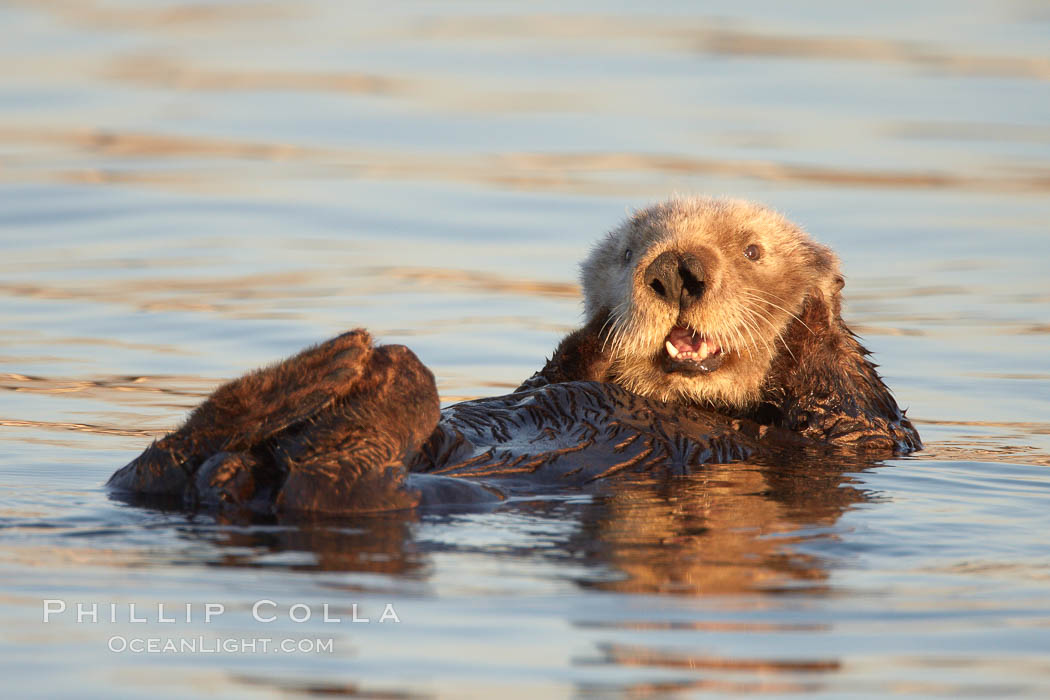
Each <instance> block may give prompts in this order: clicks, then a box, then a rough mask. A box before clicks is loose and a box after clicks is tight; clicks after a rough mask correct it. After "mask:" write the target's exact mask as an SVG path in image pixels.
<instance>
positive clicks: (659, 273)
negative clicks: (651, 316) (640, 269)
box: [645, 251, 705, 310]
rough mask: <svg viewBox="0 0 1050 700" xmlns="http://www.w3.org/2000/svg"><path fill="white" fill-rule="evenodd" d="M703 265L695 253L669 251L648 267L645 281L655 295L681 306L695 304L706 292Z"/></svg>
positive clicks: (682, 307)
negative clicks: (684, 253) (683, 253)
mask: <svg viewBox="0 0 1050 700" xmlns="http://www.w3.org/2000/svg"><path fill="white" fill-rule="evenodd" d="M704 279H705V275H704V266H703V265H702V264H701V263H700V260H699V259H698V258H696V257H694V256H692V255H682V254H679V253H673V252H671V251H667V252H665V253H661V254H660V255H659V256H657V258H656V260H653V261H652V262H651V263H649V267H647V268H645V283H646V284H647V285H648V286H649V288H650V289H652V290H653V292H655V293H656V296H658V297H660V298H661V299H663V300H664V301H667V302H668V303H671V304H674V303H677V304H678V306H679V308H681V309H682V310H684V309H686V308H687V307H689V306H691V305H692V304H695V303H696V302H697V301H699V300H700V297H701V296H703V294H704Z"/></svg>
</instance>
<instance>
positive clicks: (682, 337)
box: [664, 326, 721, 361]
mask: <svg viewBox="0 0 1050 700" xmlns="http://www.w3.org/2000/svg"><path fill="white" fill-rule="evenodd" d="M697 341H699V344H698V343H697ZM664 348H665V349H666V350H667V354H668V355H669V356H670V357H671V359H672V360H696V361H703V360H705V359H707V358H708V357H710V356H711V355H715V354H717V353H718V352H720V350H721V348H720V347H718V344H717V343H715V342H713V341H712V342H709V341H708V340H707V338H704V337H703V336H702V335H701V334H699V333H698V332H697V331H696V330H695V329H692V328H686V327H682V326H676V327H675V328H673V329H672V330H671V333H670V334H669V335H668V337H667V340H665V341H664Z"/></svg>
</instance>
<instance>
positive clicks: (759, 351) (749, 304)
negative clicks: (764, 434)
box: [582, 198, 842, 409]
mask: <svg viewBox="0 0 1050 700" xmlns="http://www.w3.org/2000/svg"><path fill="white" fill-rule="evenodd" d="M582 278H583V290H584V300H585V313H586V316H587V318H588V320H590V321H594V320H595V319H599V318H602V317H607V320H606V325H605V326H604V327H603V330H602V332H601V335H602V336H603V337H602V342H603V343H604V344H605V347H606V349H607V351H608V353H609V354H610V356H611V360H612V364H611V368H610V370H609V375H610V378H611V379H612V380H613V381H615V382H617V383H618V384H621V385H622V386H624V387H625V388H626V389H629V390H630V391H633V392H635V393H637V394H641V395H644V396H651V397H654V398H658V399H661V400H663V401H674V400H684V401H688V402H691V403H699V404H705V405H713V406H717V407H720V408H728V409H739V408H744V407H746V406H749V405H751V404H753V403H755V402H757V401H758V400H759V398H760V393H761V389H762V386H763V382H764V380H765V378H766V375H767V374H768V373H769V371H770V368H771V366H772V365H773V363H774V360H776V359H777V358H778V357H779V356H782V355H790V354H791V353H792V351H791V349H790V347H789V346H788V344H787V343H788V341H787V340H785V337H786V336H787V335H788V333H787V331H788V329H789V326H790V325H791V324H792V323H796V324H797V323H801V319H799V316H800V315H801V312H802V309H803V307H804V305H805V304H806V303H807V300H810V299H815V300H818V301H820V302H822V303H823V305H824V307H825V308H826V309H827V313H828V314H829V315H830V316H831V318H829V319H828V321H829V322H832V321H834V317H835V316H837V314H838V306H839V305H838V293H839V290H840V289H841V287H842V278H841V277H840V275H839V264H838V259H837V258H836V257H835V255H834V253H832V252H831V250H830V249H828V248H826V247H825V246H823V245H820V244H819V243H816V242H814V241H813V240H812V239H811V238H810V237H809V236H808V235H807V234H806V233H805V232H804V231H802V230H801V229H800V228H799V227H797V226H795V225H794V224H792V223H791V222H790V221H788V220H787V219H785V218H784V217H782V216H781V215H779V214H777V213H776V212H774V211H771V210H770V209H767V208H765V207H762V206H760V205H757V204H753V203H750V202H745V201H739V200H723V199H707V198H690V199H675V200H671V201H669V202H665V203H663V204H659V205H656V206H653V207H650V208H648V209H644V210H642V211H640V212H638V213H636V214H635V215H634V216H632V217H631V218H630V219H628V220H627V221H626V222H624V223H623V224H622V225H621V226H620V227H619V228H617V229H616V230H614V231H613V232H612V233H610V234H609V235H608V236H607V237H606V238H604V239H603V240H602V241H600V242H599V243H598V244H597V245H596V246H595V248H594V249H593V251H592V252H591V254H590V255H589V256H588V257H587V259H586V260H585V261H584V262H583V265H582Z"/></svg>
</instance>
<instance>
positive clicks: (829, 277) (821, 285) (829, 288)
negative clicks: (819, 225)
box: [813, 244, 846, 323]
mask: <svg viewBox="0 0 1050 700" xmlns="http://www.w3.org/2000/svg"><path fill="white" fill-rule="evenodd" d="M813 252H814V254H815V260H814V265H813V269H814V271H815V273H816V277H817V279H816V285H815V286H816V287H817V290H818V291H819V292H820V295H821V296H822V297H823V301H824V303H825V305H826V306H827V308H828V322H829V323H834V321H835V320H836V319H838V318H840V315H841V309H842V288H843V287H844V286H845V285H846V280H845V279H844V278H843V277H842V273H841V272H840V271H839V259H838V256H837V255H835V253H833V252H832V250H831V248H828V247H826V246H822V245H819V244H815V245H814V246H813Z"/></svg>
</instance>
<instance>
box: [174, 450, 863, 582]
mask: <svg viewBox="0 0 1050 700" xmlns="http://www.w3.org/2000/svg"><path fill="white" fill-rule="evenodd" d="M873 463H874V462H872V461H871V460H865V459H862V458H854V459H851V460H849V461H847V462H843V461H842V460H841V459H840V458H831V459H829V458H826V457H816V458H812V459H807V460H805V461H794V460H790V461H788V460H785V461H776V462H772V461H771V462H769V463H767V464H757V463H753V462H750V461H747V462H735V463H730V464H713V465H708V466H707V467H705V468H704V469H703V470H698V472H697V473H695V474H690V475H686V476H667V475H663V474H653V473H647V474H623V475H620V476H613V477H610V478H609V479H606V480H603V481H602V482H601V483H600V484H597V485H596V486H595V488H594V489H592V492H591V493H590V494H589V497H588V498H587V499H578V498H576V499H569V500H565V499H559V498H550V497H547V496H545V497H542V498H536V499H530V498H521V499H514V500H512V501H510V502H509V503H507V504H505V505H503V506H501V507H500V510H499V515H500V516H503V515H505V514H506V513H507V512H509V513H512V514H514V515H515V516H517V517H516V518H515V519H514V527H513V528H507V526H506V522H505V521H501V526H500V527H498V528H489V527H487V525H486V524H487V523H488V522H489V519H490V518H491V517H495V516H494V515H492V514H490V510H491V509H490V508H487V507H486V508H482V509H478V508H476V507H475V508H471V509H469V510H466V511H464V510H462V509H460V508H456V509H454V510H451V511H450V510H448V509H440V508H437V509H435V508H431V509H428V510H427V511H426V512H425V513H422V514H421V513H420V512H419V511H417V510H400V511H391V512H387V513H382V514H370V515H368V516H365V517H362V516H356V517H355V516H345V517H339V518H336V519H331V518H327V517H322V518H310V519H304V518H303V517H302V516H299V515H296V516H294V517H292V516H283V515H272V516H259V515H256V514H253V513H246V512H238V511H231V510H226V511H221V512H219V513H217V514H216V515H217V517H218V519H219V522H220V524H221V525H225V524H232V525H236V527H232V528H228V527H222V526H220V527H219V528H215V527H213V526H211V525H210V524H208V523H202V522H201V521H199V520H197V521H195V522H193V523H190V524H188V525H187V526H186V527H183V528H180V536H182V537H189V538H191V539H193V540H206V541H208V542H210V543H211V544H213V545H214V546H215V549H214V550H213V555H212V556H214V557H215V563H217V564H219V565H222V566H233V567H253V566H258V565H261V564H264V563H265V564H269V563H270V562H271V561H272V559H271V554H272V553H278V554H282V555H286V554H288V553H290V552H299V553H302V554H303V555H304V556H301V557H293V558H291V559H288V558H287V557H283V556H282V558H281V561H288V562H290V563H286V564H282V566H287V567H288V568H291V569H306V570H323V571H342V572H358V573H369V574H382V575H387V576H395V577H397V578H398V579H406V580H413V579H421V580H425V579H426V578H427V577H428V576H429V575H430V574H431V573H432V572H433V570H434V566H435V560H434V559H433V556H434V555H436V554H437V555H444V554H450V553H452V554H456V555H457V556H460V555H462V556H468V557H470V556H477V557H480V558H482V559H483V560H484V561H482V562H481V563H480V565H481V566H482V568H485V567H487V566H489V565H490V564H491V560H493V559H497V560H500V561H507V562H508V563H513V562H516V561H521V562H529V563H530V566H529V567H528V569H529V570H530V571H533V572H535V564H537V563H542V562H544V561H546V562H548V563H549V564H550V565H551V566H554V567H556V569H555V570H554V575H555V577H556V578H559V579H561V578H563V577H564V569H563V567H564V566H566V565H570V566H571V567H572V569H573V571H574V572H575V573H576V578H575V581H576V583H577V585H579V586H581V587H585V588H596V589H601V590H609V591H619V592H641V593H670V594H678V595H690V596H691V595H716V594H734V593H746V592H755V591H767V592H768V591H771V590H773V591H777V590H782V589H785V588H790V589H794V590H797V589H798V588H799V587H804V588H807V589H809V590H814V589H821V588H822V587H823V586H824V585H825V581H826V579H827V576H828V572H827V565H828V559H827V558H826V557H820V556H812V555H810V554H807V553H806V552H805V551H800V550H799V549H797V548H796V547H795V545H796V544H797V543H798V542H799V541H805V540H807V539H809V538H812V537H826V536H829V535H828V532H829V531H832V529H833V528H834V527H835V524H836V522H837V521H838V519H839V517H840V516H841V515H842V514H843V513H844V512H846V511H847V510H848V509H849V508H850V507H851V506H853V505H854V504H858V503H864V502H865V501H866V499H867V496H866V493H865V492H864V491H862V490H860V489H857V488H855V487H854V486H852V485H851V481H852V479H851V476H850V473H851V472H857V471H861V470H863V469H865V468H868V467H870V466H871V465H872V464H873ZM274 519H276V520H277V522H278V524H281V523H283V522H284V521H285V520H287V521H288V522H287V524H288V525H289V526H288V527H273V526H272V523H273V521H274ZM260 520H261V522H262V523H263V524H264V526H263V527H253V526H252V525H253V524H254V523H259V522H260ZM448 522H452V523H456V524H457V526H458V527H462V528H467V529H470V530H471V531H472V532H473V533H474V534H473V535H472V536H471V537H470V538H468V540H467V541H466V542H463V541H457V540H456V539H455V538H449V537H448V536H447V534H446V528H445V527H444V525H445V524H446V523H448ZM483 532H487V533H490V534H489V536H488V537H485V538H484V542H483V543H481V544H478V543H477V538H478V536H479V534H480V533H483ZM537 542H539V543H540V544H539V545H537V544H536V543H537ZM457 561H460V562H461V564H457V566H460V565H462V566H467V567H468V568H469V564H466V563H465V562H466V561H467V560H463V559H458V558H457Z"/></svg>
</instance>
